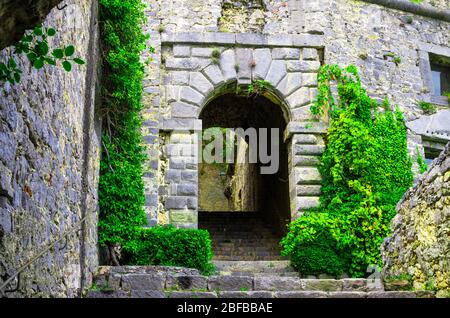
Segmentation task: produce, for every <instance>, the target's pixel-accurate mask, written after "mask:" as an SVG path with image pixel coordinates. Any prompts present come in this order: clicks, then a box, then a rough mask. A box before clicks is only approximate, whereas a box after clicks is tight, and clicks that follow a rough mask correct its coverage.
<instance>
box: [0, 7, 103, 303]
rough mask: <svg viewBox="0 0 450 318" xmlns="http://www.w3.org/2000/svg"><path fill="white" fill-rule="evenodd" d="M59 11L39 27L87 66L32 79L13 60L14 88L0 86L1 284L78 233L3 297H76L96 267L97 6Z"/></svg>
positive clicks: (24, 63)
mask: <svg viewBox="0 0 450 318" xmlns="http://www.w3.org/2000/svg"><path fill="white" fill-rule="evenodd" d="M64 3H65V4H67V7H65V8H64V9H63V10H61V11H60V10H57V9H56V8H55V9H53V10H52V11H51V12H50V14H49V15H48V17H47V18H46V19H45V21H44V25H45V26H47V27H53V28H55V29H56V30H57V31H58V33H57V35H56V36H55V37H54V38H51V39H49V46H50V47H51V48H52V47H57V46H64V45H69V44H73V45H75V47H76V55H77V56H80V57H81V58H82V59H84V60H85V61H86V65H83V66H74V67H73V70H72V72H70V73H67V72H65V71H64V70H63V68H62V66H61V65H59V66H58V67H48V66H46V67H44V68H43V69H41V70H36V69H34V68H32V67H31V66H30V64H29V62H28V60H26V59H25V58H23V57H20V58H19V59H18V62H19V65H20V67H21V68H22V70H23V76H22V80H21V82H20V83H19V84H15V85H10V84H9V83H2V84H1V86H0V285H1V284H2V282H4V281H5V280H6V279H8V278H9V277H10V276H11V275H12V274H13V273H14V272H15V270H16V269H18V268H19V267H20V266H22V265H24V264H25V263H26V262H27V261H28V260H30V259H31V258H33V257H34V256H36V255H37V254H38V253H39V252H41V251H42V250H43V249H44V248H45V247H47V246H48V245H49V244H50V243H52V242H53V241H55V240H56V239H57V238H58V237H59V236H60V235H61V234H63V233H65V232H67V231H69V230H71V229H74V228H77V229H80V231H77V232H76V233H74V234H73V235H71V236H69V237H68V239H67V242H66V241H65V240H62V241H61V242H60V243H58V244H56V246H55V248H53V249H51V250H50V251H49V252H47V253H45V254H44V255H43V256H42V257H41V258H39V259H38V260H37V261H36V262H34V263H33V264H32V265H31V266H30V267H29V268H28V269H26V270H25V271H24V272H23V273H22V274H21V275H20V285H19V287H18V290H17V291H16V292H14V293H7V294H6V295H7V296H15V297H23V296H33V297H48V296H53V297H57V296H71V297H73V296H76V295H77V293H78V292H79V291H80V288H82V287H83V286H88V285H89V284H90V283H89V282H90V279H91V273H92V272H93V271H95V270H96V267H97V183H98V168H99V152H100V144H99V136H100V132H99V127H98V122H99V118H98V113H96V112H95V111H96V110H95V104H94V100H95V92H96V84H97V83H96V77H97V71H98V64H97V63H96V62H97V61H96V59H97V57H98V54H97V50H98V44H97V36H98V33H97V26H98V24H97V6H96V1H92V0H68V1H65V2H64ZM9 54H11V48H6V49H4V50H3V51H0V59H1V60H5V59H6V58H7V57H8V56H9ZM84 216H86V217H87V219H86V223H85V226H84V227H82V226H80V224H79V222H80V221H81V219H82V218H83V217H84ZM16 282H17V281H16V280H15V281H14V282H13V283H12V284H11V285H10V286H9V287H8V288H7V289H14V287H15V286H16Z"/></svg>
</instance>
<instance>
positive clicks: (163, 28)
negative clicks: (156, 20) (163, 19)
mask: <svg viewBox="0 0 450 318" xmlns="http://www.w3.org/2000/svg"><path fill="white" fill-rule="evenodd" d="M165 30H166V27H165V26H164V24H160V25H158V33H163V32H164V31H165Z"/></svg>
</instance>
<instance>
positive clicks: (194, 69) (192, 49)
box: [144, 32, 326, 228]
mask: <svg viewBox="0 0 450 318" xmlns="http://www.w3.org/2000/svg"><path fill="white" fill-rule="evenodd" d="M160 41H161V42H160V51H161V56H160V57H159V60H158V61H156V64H157V67H158V69H159V72H158V73H159V74H158V75H159V79H155V80H154V86H148V87H146V88H145V89H146V90H147V91H151V92H152V93H153V95H152V97H153V98H155V97H157V99H158V101H159V107H157V108H156V107H153V108H151V107H149V108H148V110H147V113H144V118H146V119H149V118H152V120H151V122H152V123H153V122H157V127H156V129H155V128H150V129H147V133H148V132H153V134H154V135H155V134H156V135H157V136H156V138H147V139H146V133H144V139H146V140H148V141H149V147H150V148H151V154H152V157H153V160H151V161H150V162H151V168H152V169H153V170H155V169H154V168H155V166H157V173H155V172H154V171H153V172H152V171H150V169H148V170H149V171H147V172H146V175H145V176H144V182H145V185H146V194H147V202H146V207H145V208H146V211H147V215H148V216H149V217H148V219H149V225H150V226H152V225H154V224H156V223H158V224H167V223H170V224H172V225H174V226H177V227H184V228H197V225H198V218H197V214H198V165H197V163H196V161H195V160H196V156H197V143H196V141H197V133H196V132H198V131H200V130H201V129H202V123H201V120H199V119H198V118H199V115H200V113H201V111H202V109H203V107H205V105H207V104H208V102H209V101H210V100H212V99H214V98H216V97H217V96H220V95H221V94H223V93H226V92H227V89H226V88H227V87H228V86H229V84H230V83H237V85H248V84H251V83H252V81H255V80H264V81H266V82H268V83H269V84H270V86H271V89H270V90H269V91H268V93H267V96H265V97H267V98H269V99H270V100H272V101H274V102H275V103H276V104H278V105H280V107H282V110H283V113H284V115H285V119H286V122H287V128H286V130H285V132H284V140H285V142H286V143H287V148H288V165H289V166H288V169H289V197H290V206H291V211H292V212H291V219H292V220H294V219H296V218H297V217H298V216H299V215H300V214H299V210H301V211H304V210H307V209H309V208H312V207H316V206H317V205H318V203H319V195H320V183H321V177H320V174H319V171H318V169H317V164H318V162H319V156H320V155H321V153H322V152H323V150H324V147H325V146H324V141H323V135H324V134H325V133H326V124H325V123H321V122H315V123H311V122H308V120H309V119H310V113H309V107H310V105H311V102H312V101H313V99H314V98H315V96H316V94H317V71H318V70H319V67H320V65H321V62H320V54H321V51H322V52H323V49H324V45H323V36H321V35H309V34H302V35H277V36H266V35H258V34H233V33H212V32H211V33H172V34H163V35H162V36H161V38H160ZM213 50H219V51H220V58H218V59H217V60H214V59H213V58H212V52H213ZM236 61H238V63H239V64H238V65H239V67H236V65H237V63H236ZM148 126H150V127H151V125H148ZM144 127H145V122H144ZM147 137H148V136H147ZM150 141H151V142H150ZM158 150H159V151H158Z"/></svg>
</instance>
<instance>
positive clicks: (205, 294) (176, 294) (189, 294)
mask: <svg viewBox="0 0 450 318" xmlns="http://www.w3.org/2000/svg"><path fill="white" fill-rule="evenodd" d="M166 295H167V296H168V298H217V294H216V293H213V292H179V291H176V292H166Z"/></svg>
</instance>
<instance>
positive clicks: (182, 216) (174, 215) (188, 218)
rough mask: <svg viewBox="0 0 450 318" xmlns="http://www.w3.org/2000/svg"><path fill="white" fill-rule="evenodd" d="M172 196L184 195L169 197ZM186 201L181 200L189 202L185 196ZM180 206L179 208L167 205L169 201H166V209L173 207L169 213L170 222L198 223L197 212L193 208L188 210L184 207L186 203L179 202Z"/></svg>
mask: <svg viewBox="0 0 450 318" xmlns="http://www.w3.org/2000/svg"><path fill="white" fill-rule="evenodd" d="M170 198H183V197H169V198H167V199H170ZM183 199H184V201H182V200H181V201H179V202H187V198H186V197H184V198H183ZM179 206H180V207H178V208H171V207H168V206H167V201H166V209H172V210H170V212H169V214H170V216H169V217H170V223H171V224H175V225H177V224H186V223H196V222H197V212H195V211H193V210H186V209H184V208H185V207H186V203H185V204H184V205H183V204H179ZM175 209H183V210H175Z"/></svg>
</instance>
